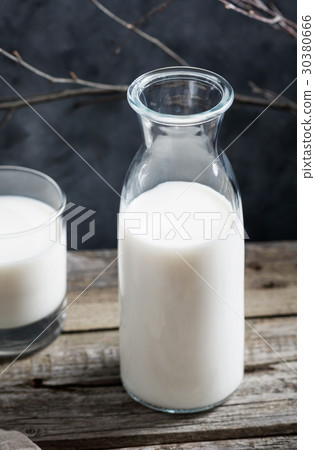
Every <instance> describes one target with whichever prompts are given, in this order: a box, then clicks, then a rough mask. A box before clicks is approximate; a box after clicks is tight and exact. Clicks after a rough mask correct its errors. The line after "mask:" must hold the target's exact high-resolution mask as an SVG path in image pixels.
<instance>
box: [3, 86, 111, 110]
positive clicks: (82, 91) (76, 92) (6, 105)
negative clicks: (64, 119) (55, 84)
mask: <svg viewBox="0 0 315 450" xmlns="http://www.w3.org/2000/svg"><path fill="white" fill-rule="evenodd" d="M111 92H114V91H111ZM100 94H109V91H107V90H102V89H94V88H93V89H92V88H78V89H64V90H62V91H55V92H47V93H43V94H35V95H28V96H25V97H24V98H25V100H26V101H27V103H29V104H30V105H37V104H39V103H46V102H52V101H56V100H65V99H68V98H73V97H81V96H90V95H93V96H95V95H100ZM27 103H25V102H24V101H23V100H21V99H18V100H15V99H6V98H2V99H0V110H6V109H11V108H13V109H17V108H23V107H24V106H27Z"/></svg>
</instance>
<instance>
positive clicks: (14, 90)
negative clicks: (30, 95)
mask: <svg viewBox="0 0 315 450" xmlns="http://www.w3.org/2000/svg"><path fill="white" fill-rule="evenodd" d="M0 78H1V80H2V81H3V82H4V83H5V84H6V85H7V86H8V87H9V88H10V89H11V90H12V91H13V92H14V93H15V94H16V95H17V96H18V97H20V99H21V100H23V102H25V103H26V104H27V106H29V107H30V108H31V110H32V111H34V113H35V114H37V116H38V117H39V118H40V119H42V121H43V122H45V124H46V125H47V126H48V127H49V128H50V129H51V130H52V131H53V132H54V133H55V134H56V135H57V136H58V137H59V138H60V139H61V140H62V141H63V142H64V143H65V144H66V145H67V146H68V147H69V148H70V149H71V150H72V151H73V152H74V153H75V154H76V155H77V156H79V158H81V159H82V161H84V162H85V164H86V165H87V166H88V167H89V168H90V169H91V170H93V172H94V173H95V174H96V175H97V176H98V177H99V178H100V179H101V180H102V181H103V182H104V183H105V184H106V185H107V186H108V187H109V188H110V189H111V190H112V191H114V192H115V194H117V195H118V197H120V198H121V196H120V194H119V193H118V192H117V191H116V189H115V188H113V186H112V185H111V184H110V183H109V182H108V181H107V180H106V179H105V178H104V177H103V176H102V175H101V174H100V173H99V172H98V171H97V170H96V169H94V167H93V166H91V164H90V163H89V162H87V160H86V159H85V158H83V156H82V155H80V153H79V152H77V151H76V150H75V149H74V148H73V147H72V145H71V144H69V142H68V141H67V140H66V139H65V138H64V137H63V136H61V134H60V133H58V131H57V130H56V129H55V128H54V127H53V126H52V125H50V123H48V122H47V120H46V119H44V117H43V116H41V115H40V114H39V112H38V111H36V109H35V108H33V106H32V105H30V104H29V103H28V101H27V100H25V98H24V97H23V96H22V95H21V94H20V93H19V92H18V91H17V90H16V89H15V88H14V87H13V86H11V84H10V83H9V82H8V81H7V80H5V79H4V78H3V76H2V75H0Z"/></svg>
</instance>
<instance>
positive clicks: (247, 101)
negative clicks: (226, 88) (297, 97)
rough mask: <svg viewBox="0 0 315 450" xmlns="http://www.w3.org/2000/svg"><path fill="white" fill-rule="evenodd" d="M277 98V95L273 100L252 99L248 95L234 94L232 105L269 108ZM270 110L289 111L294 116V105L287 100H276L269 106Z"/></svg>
mask: <svg viewBox="0 0 315 450" xmlns="http://www.w3.org/2000/svg"><path fill="white" fill-rule="evenodd" d="M276 97H277V94H275V95H274V96H273V98H270V99H267V98H262V97H252V96H249V95H241V94H235V96H234V103H237V104H239V105H252V106H262V107H266V106H269V105H270V103H271V102H272V100H273V99H274V98H276ZM270 108H272V109H278V110H282V111H290V112H292V113H294V114H296V103H294V102H292V101H291V100H289V99H282V98H281V99H278V100H276V101H275V102H273V103H272V104H271V105H270Z"/></svg>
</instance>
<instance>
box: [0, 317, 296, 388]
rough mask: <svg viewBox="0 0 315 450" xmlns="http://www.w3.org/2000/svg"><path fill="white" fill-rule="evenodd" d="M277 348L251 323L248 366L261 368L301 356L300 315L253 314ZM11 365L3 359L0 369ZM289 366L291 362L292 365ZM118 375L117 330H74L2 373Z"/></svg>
mask: <svg viewBox="0 0 315 450" xmlns="http://www.w3.org/2000/svg"><path fill="white" fill-rule="evenodd" d="M248 323H249V325H250V326H252V327H253V328H254V329H255V330H256V331H257V333H259V335H260V336H262V337H263V338H264V339H266V341H267V342H268V344H269V345H270V346H272V348H273V349H274V350H276V352H278V354H277V353H275V352H274V351H273V350H272V349H271V348H270V347H269V346H268V345H267V344H266V343H265V342H264V341H263V340H262V339H261V338H260V336H258V334H256V333H255V332H254V331H253V330H252V329H251V328H250V327H248V326H246V336H245V368H246V370H247V371H254V370H261V369H263V368H268V367H270V366H271V365H272V364H274V363H277V362H281V361H282V360H281V358H280V356H279V355H281V356H282V358H284V359H285V360H287V361H288V362H290V361H295V360H296V319H295V317H275V318H268V319H267V318H265V319H248ZM6 366H7V365H6V364H5V363H2V364H1V365H0V372H1V371H2V370H4V369H5V367H6ZM287 369H288V371H290V368H289V366H287ZM113 383H116V384H117V383H120V380H119V340H118V331H117V330H112V331H98V332H88V333H86V332H84V333H69V334H67V333H66V334H63V335H61V336H60V337H59V338H58V339H57V340H56V341H55V342H54V343H53V344H52V345H50V346H49V347H47V348H45V349H44V350H42V351H41V352H39V353H37V354H35V355H33V356H32V357H30V358H27V359H20V360H18V361H16V362H15V363H14V364H12V366H11V367H10V368H9V369H8V370H7V371H6V372H5V373H4V374H3V375H2V376H1V379H0V387H1V386H2V387H4V386H13V385H17V384H30V385H32V384H35V385H42V384H43V385H46V386H48V385H49V386H52V385H69V384H74V385H78V384H83V385H88V384H102V385H105V384H113Z"/></svg>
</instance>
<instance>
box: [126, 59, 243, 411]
mask: <svg viewBox="0 0 315 450" xmlns="http://www.w3.org/2000/svg"><path fill="white" fill-rule="evenodd" d="M128 101H129V104H130V106H131V107H132V108H133V109H134V110H135V111H136V113H137V114H138V118H139V122H140V126H141V130H142V136H143V143H142V146H141V148H140V150H139V151H138V153H137V154H136V156H135V158H134V160H133V162H132V164H131V166H130V168H129V171H128V173H127V176H126V179H125V183H124V186H123V190H122V200H121V204H120V213H119V219H118V248H119V255H120V256H119V259H118V265H119V297H120V364H121V378H122V382H123V385H124V387H125V389H126V390H127V392H128V393H129V394H130V396H131V397H132V398H133V399H135V400H136V401H138V402H140V403H142V404H143V405H146V406H149V407H151V408H154V409H157V410H161V411H165V412H171V413H187V412H198V411H204V410H207V409H210V408H213V407H214V406H217V405H218V404H220V403H222V402H223V401H225V400H226V399H227V398H228V397H229V396H230V395H231V394H232V393H233V392H234V391H235V389H237V387H238V386H239V384H240V383H241V380H242V377H243V365H244V363H243V352H244V237H243V218H242V206H241V199H240V195H239V190H238V187H237V183H236V180H235V177H234V174H233V171H232V168H231V165H230V163H229V161H228V159H227V157H226V155H225V154H224V153H221V151H220V150H219V149H218V147H217V136H218V130H219V126H220V124H221V122H222V118H223V115H224V113H225V111H226V110H227V109H228V108H229V107H230V105H231V104H232V102H233V89H232V88H231V86H230V84H229V83H228V82H227V81H226V80H225V79H223V78H222V77H221V76H219V75H217V74H215V73H212V72H209V71H206V70H202V69H196V68H191V67H170V68H163V69H159V70H156V71H153V72H149V73H146V74H144V75H142V76H140V77H139V78H138V79H136V80H135V81H134V82H133V83H132V84H131V86H130V87H129V90H128Z"/></svg>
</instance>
